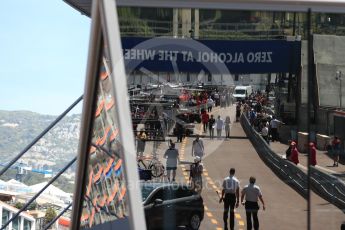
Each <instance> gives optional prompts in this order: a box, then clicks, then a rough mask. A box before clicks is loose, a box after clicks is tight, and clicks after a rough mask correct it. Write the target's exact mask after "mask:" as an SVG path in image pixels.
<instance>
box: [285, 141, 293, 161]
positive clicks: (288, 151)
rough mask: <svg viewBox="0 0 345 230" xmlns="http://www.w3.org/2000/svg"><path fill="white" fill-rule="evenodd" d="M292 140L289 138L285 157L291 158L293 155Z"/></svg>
mask: <svg viewBox="0 0 345 230" xmlns="http://www.w3.org/2000/svg"><path fill="white" fill-rule="evenodd" d="M291 143H292V140H288V145H289V147H288V148H287V149H286V150H285V158H286V159H290V156H291V148H292V145H291Z"/></svg>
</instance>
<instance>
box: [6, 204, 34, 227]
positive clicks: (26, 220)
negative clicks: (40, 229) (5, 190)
mask: <svg viewBox="0 0 345 230" xmlns="http://www.w3.org/2000/svg"><path fill="white" fill-rule="evenodd" d="M18 211H19V210H18V209H17V208H14V207H12V206H10V205H8V204H6V203H4V202H2V201H0V216H1V218H0V226H2V225H3V224H5V223H6V222H7V221H8V220H9V219H11V218H12V216H13V215H14V214H15V213H17V212H18ZM6 229H13V230H35V229H36V227H35V218H34V217H33V216H31V215H29V214H27V213H25V212H22V213H21V214H20V215H19V218H16V219H15V220H14V221H12V222H11V223H10V224H9V225H8V227H7V228H6Z"/></svg>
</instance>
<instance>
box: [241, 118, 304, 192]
mask: <svg viewBox="0 0 345 230" xmlns="http://www.w3.org/2000/svg"><path fill="white" fill-rule="evenodd" d="M241 124H242V127H243V129H244V131H245V133H246V134H247V136H248V138H249V139H250V141H251V142H252V143H253V146H254V147H255V149H256V151H257V152H258V154H259V156H260V158H261V159H262V160H263V161H264V162H265V163H266V164H267V166H268V167H270V168H271V170H272V171H273V172H274V173H275V174H276V175H277V176H278V177H279V178H281V179H282V180H283V181H284V182H285V183H287V184H288V185H290V186H291V187H292V188H294V189H295V190H296V191H297V192H298V193H300V194H301V195H302V196H303V197H307V193H308V191H307V176H306V174H305V173H304V172H303V171H302V170H301V169H300V168H298V167H296V166H295V165H294V164H293V163H291V162H289V161H287V160H285V159H283V158H281V157H280V156H278V155H277V154H276V153H274V152H273V151H272V150H271V148H270V146H269V145H268V144H267V143H266V141H265V140H264V139H263V138H262V136H261V135H260V134H259V133H258V132H256V131H255V130H254V129H253V128H252V127H251V125H250V123H249V121H248V119H247V118H246V117H245V116H244V115H242V116H241Z"/></svg>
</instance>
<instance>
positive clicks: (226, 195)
mask: <svg viewBox="0 0 345 230" xmlns="http://www.w3.org/2000/svg"><path fill="white" fill-rule="evenodd" d="M222 201H224V212H223V220H224V230H228V224H227V222H228V213H229V208H230V230H234V227H235V211H234V209H235V207H236V208H238V204H239V201H240V182H239V180H238V179H237V178H236V177H235V169H234V168H231V169H230V176H228V177H226V178H225V179H224V181H223V190H222V196H221V198H220V200H219V203H221V202H222Z"/></svg>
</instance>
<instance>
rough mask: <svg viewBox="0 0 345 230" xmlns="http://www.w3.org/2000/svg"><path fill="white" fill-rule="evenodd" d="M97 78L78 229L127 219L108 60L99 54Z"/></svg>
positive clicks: (122, 167) (124, 188) (120, 153)
mask: <svg viewBox="0 0 345 230" xmlns="http://www.w3.org/2000/svg"><path fill="white" fill-rule="evenodd" d="M103 54H104V56H103V59H102V61H101V63H100V69H99V75H98V90H97V105H96V106H97V107H96V109H95V114H94V123H93V130H92V139H91V146H90V152H89V157H90V158H89V166H88V172H87V175H88V176H87V187H86V194H85V200H84V208H83V210H82V217H81V227H82V228H85V229H86V228H92V227H94V226H96V225H99V224H102V223H105V222H109V221H115V220H120V219H124V218H125V217H127V216H128V203H127V187H126V183H125V177H124V171H123V170H124V166H123V154H124V153H123V150H122V148H121V140H120V137H119V126H118V118H117V116H116V110H117V109H118V108H117V107H116V105H115V98H114V94H113V86H112V84H113V82H112V81H113V78H112V77H111V76H110V73H111V72H112V71H111V70H110V69H109V68H110V67H109V58H108V57H107V56H106V54H105V52H104V53H103Z"/></svg>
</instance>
